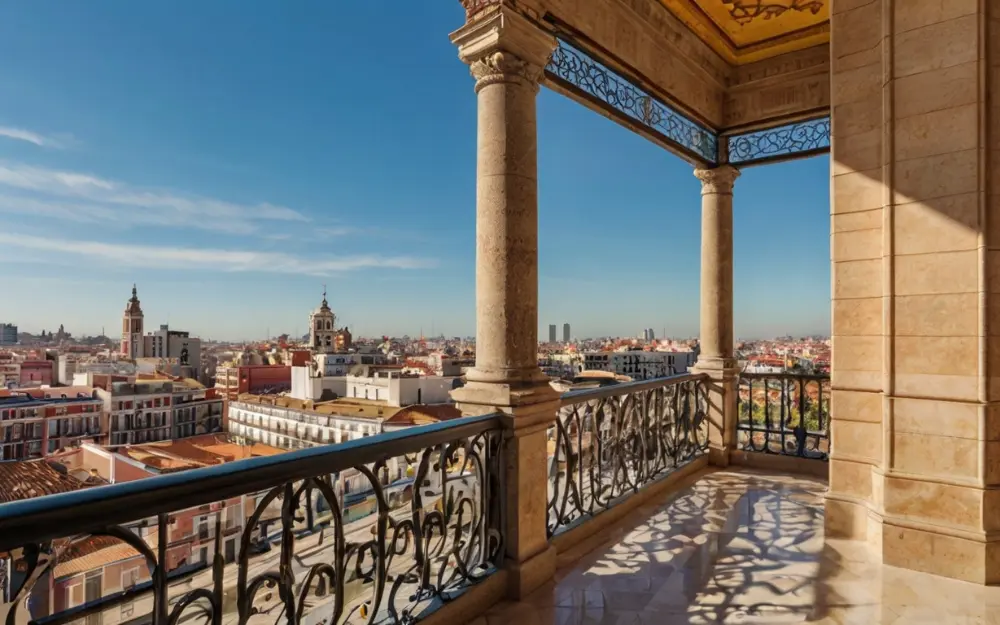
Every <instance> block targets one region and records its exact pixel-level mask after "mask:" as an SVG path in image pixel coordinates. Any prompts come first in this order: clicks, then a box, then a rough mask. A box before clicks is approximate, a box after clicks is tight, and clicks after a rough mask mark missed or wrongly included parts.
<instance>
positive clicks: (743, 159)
mask: <svg viewBox="0 0 1000 625" xmlns="http://www.w3.org/2000/svg"><path fill="white" fill-rule="evenodd" d="M724 140H725V141H727V146H728V148H729V162H730V163H732V164H733V165H752V164H754V163H759V162H763V161H774V160H781V159H782V158H801V157H803V156H810V155H813V154H819V153H822V152H827V151H829V150H830V118H829V117H823V118H820V119H810V120H808V121H802V122H797V123H794V124H789V125H787V126H778V127H777V128H768V129H767V130H759V131H756V132H748V133H746V134H741V135H730V136H728V137H724Z"/></svg>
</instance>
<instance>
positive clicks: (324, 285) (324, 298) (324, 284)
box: [323, 282, 329, 308]
mask: <svg viewBox="0 0 1000 625" xmlns="http://www.w3.org/2000/svg"><path fill="white" fill-rule="evenodd" d="M327 306H329V304H327V303H326V282H324V283H323V307H324V308H325V307H327Z"/></svg>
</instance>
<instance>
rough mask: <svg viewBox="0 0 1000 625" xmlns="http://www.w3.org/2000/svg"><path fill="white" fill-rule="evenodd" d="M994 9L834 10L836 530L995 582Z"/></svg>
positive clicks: (874, 6) (943, 570)
mask: <svg viewBox="0 0 1000 625" xmlns="http://www.w3.org/2000/svg"><path fill="white" fill-rule="evenodd" d="M990 5H991V3H978V2H949V3H940V2H925V1H913V2H900V1H899V0H896V1H892V0H881V1H880V2H872V3H865V4H860V3H845V2H841V3H840V4H838V5H834V9H833V11H834V13H833V15H832V24H833V41H832V53H833V54H832V73H833V81H832V84H833V91H832V100H833V101H832V106H833V172H832V174H833V177H832V183H831V186H832V197H833V201H832V207H831V213H832V214H831V229H832V237H833V238H832V249H833V269H832V271H833V283H834V287H833V335H834V363H833V385H834V402H835V403H834V410H835V411H836V412H835V420H834V430H833V434H832V436H833V440H834V446H833V457H832V460H831V463H832V464H831V471H830V478H831V481H830V492H829V494H828V496H827V512H828V517H827V518H828V521H827V523H828V533H832V534H835V535H844V536H848V537H853V538H866V539H867V540H869V541H870V543H871V545H872V547H873V549H874V550H875V551H876V552H877V553H878V554H879V555H881V557H882V559H883V561H884V562H885V563H886V564H892V565H896V566H901V567H905V568H912V569H917V570H922V571H928V572H932V573H938V574H941V575H946V576H949V577H956V578H960V579H966V580H969V581H975V582H979V583H995V582H997V581H1000V551H998V548H1000V543H997V542H996V540H997V535H996V530H997V529H1000V525H998V523H997V521H998V519H1000V517H998V513H1000V508H998V507H997V506H998V503H1000V501H998V499H997V497H996V491H995V490H994V486H995V485H996V483H997V481H996V479H997V471H996V469H995V466H997V463H998V461H1000V456H998V453H997V452H998V451H1000V447H997V442H996V441H997V435H998V434H1000V432H998V431H997V427H996V423H995V417H994V415H995V410H996V408H995V405H996V404H995V402H996V401H997V399H998V395H997V390H998V389H1000V387H998V385H997V384H996V382H995V379H996V377H995V376H996V374H995V373H993V371H994V367H995V366H996V364H995V363H997V364H1000V361H998V360H997V358H996V354H998V353H1000V349H998V347H1000V342H998V341H997V339H996V338H994V336H995V335H996V334H997V329H996V328H995V327H993V325H994V324H991V323H990V321H991V318H992V317H995V316H996V312H997V308H996V306H997V303H1000V302H998V301H995V300H996V298H994V297H993V296H992V293H993V292H994V291H996V290H997V288H998V285H997V284H996V283H995V280H992V279H991V278H992V277H993V276H992V275H991V273H992V272H991V266H993V265H994V264H995V259H994V256H995V255H996V252H995V251H994V250H995V249H996V246H997V245H998V244H1000V242H998V241H995V240H994V238H995V237H994V235H993V233H992V231H991V230H992V229H991V225H992V221H993V220H994V219H993V215H994V214H995V206H996V196H995V193H994V192H993V189H992V182H993V181H992V180H991V178H992V177H993V176H994V175H995V170H994V169H993V168H992V167H991V166H990V163H991V160H992V154H991V152H993V150H995V147H996V146H997V144H998V143H997V139H998V135H997V132H998V131H997V126H996V123H997V121H998V120H997V119H996V118H995V113H996V110H995V105H991V103H994V102H996V101H997V100H996V98H995V97H994V94H993V93H992V92H993V90H994V89H996V85H997V83H995V82H994V76H995V75H996V69H997V67H998V59H1000V57H998V56H997V52H998V51H1000V49H997V48H996V46H993V45H991V42H990V41H989V40H990V34H991V30H993V31H995V30H996V25H997V21H996V20H997V16H990V15H989V12H990V11H994V12H995V11H996V9H995V8H994V7H992V6H990ZM862 25H864V26H862ZM994 34H995V33H994Z"/></svg>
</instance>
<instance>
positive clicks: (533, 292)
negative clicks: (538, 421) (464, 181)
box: [468, 52, 541, 383]
mask: <svg viewBox="0 0 1000 625" xmlns="http://www.w3.org/2000/svg"><path fill="white" fill-rule="evenodd" d="M528 71H530V70H528V66H527V65H526V64H525V63H524V62H523V61H521V60H520V59H517V58H516V57H514V56H513V55H511V54H509V53H504V52H496V53H494V54H493V55H490V56H488V57H486V58H484V59H482V60H480V61H476V62H475V63H474V64H473V72H474V74H475V75H476V76H477V78H478V79H479V80H478V82H477V84H476V91H477V92H478V100H479V126H478V141H477V145H478V149H477V159H476V169H477V178H476V367H475V370H474V371H471V372H469V375H468V379H469V380H470V381H476V382H499V383H518V382H530V381H533V380H538V379H539V378H540V377H541V371H540V370H539V369H538V363H537V353H538V182H537V145H536V141H537V139H536V130H535V128H536V126H535V123H536V122H535V97H536V93H537V91H538V85H537V84H536V83H534V82H531V81H529V80H528V79H526V78H525V77H524V76H525V74H526V73H527V72H528Z"/></svg>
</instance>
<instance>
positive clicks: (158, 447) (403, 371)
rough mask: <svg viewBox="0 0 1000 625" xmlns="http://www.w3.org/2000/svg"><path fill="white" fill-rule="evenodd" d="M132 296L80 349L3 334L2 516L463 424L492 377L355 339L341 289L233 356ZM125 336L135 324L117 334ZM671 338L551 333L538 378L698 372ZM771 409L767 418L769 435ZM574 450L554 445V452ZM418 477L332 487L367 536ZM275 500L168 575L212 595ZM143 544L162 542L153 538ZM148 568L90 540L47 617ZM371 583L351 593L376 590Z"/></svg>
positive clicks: (244, 512) (463, 362) (797, 356)
mask: <svg viewBox="0 0 1000 625" xmlns="http://www.w3.org/2000/svg"><path fill="white" fill-rule="evenodd" d="M122 286H123V288H122V290H123V298H122V299H123V302H124V303H123V306H122V307H121V308H120V309H119V310H121V313H120V315H121V326H120V327H121V332H120V335H118V336H115V337H113V338H112V337H109V336H103V335H102V336H97V337H76V336H74V334H73V332H72V331H71V330H67V329H66V327H65V326H63V325H61V326H60V327H59V328H58V329H57V330H55V331H49V330H42V331H41V332H39V333H38V334H31V333H27V332H20V331H19V329H18V325H17V324H16V323H14V322H12V321H8V322H4V323H2V324H0V381H2V388H0V502H14V501H24V500H27V499H32V498H37V497H44V496H46V495H53V494H58V493H66V492H73V491H78V490H84V489H88V488H94V487H97V486H101V485H110V484H123V483H129V482H135V481H139V480H146V479H150V478H153V477H155V476H158V475H165V474H173V473H179V472H184V471H191V470H195V469H199V468H205V467H210V466H216V465H219V464H223V463H232V462H238V461H241V460H245V459H248V458H258V457H275V456H278V455H281V454H285V453H291V452H293V451H295V450H302V449H307V448H312V447H318V446H338V445H343V444H346V443H349V442H351V441H358V440H363V439H365V438H366V437H377V436H379V435H381V434H386V433H391V432H400V431H405V430H407V429H409V428H414V427H419V426H426V425H428V424H433V423H441V422H448V421H453V420H460V419H461V418H462V411H461V410H460V409H459V407H458V406H457V405H456V403H455V402H454V400H453V398H452V392H453V391H454V390H455V389H458V388H461V387H462V386H463V385H464V384H465V375H466V373H467V372H468V371H469V370H470V369H471V368H473V367H474V366H475V363H476V342H475V339H474V338H471V337H465V338H463V337H452V338H448V337H445V336H436V337H424V336H420V337H408V336H403V337H389V336H381V337H356V336H353V335H352V333H351V331H350V330H349V329H348V328H347V327H343V326H341V325H340V324H339V323H338V317H337V314H336V312H335V309H334V306H333V303H331V302H330V301H328V297H327V293H326V291H325V290H324V291H323V292H322V293H321V294H319V295H318V296H317V300H318V301H317V302H315V306H314V307H313V308H312V309H311V310H310V309H309V308H308V307H303V310H302V311H301V315H302V317H303V322H304V324H307V327H308V328H309V332H308V334H306V335H303V336H290V335H289V334H287V333H283V334H280V335H277V336H273V337H266V338H262V339H261V340H259V341H255V342H242V343H226V342H219V341H213V340H211V338H210V337H196V336H192V335H191V334H190V333H189V332H187V331H183V330H177V329H171V328H170V327H169V326H168V325H166V324H156V323H155V321H156V317H157V313H156V311H151V310H146V309H144V308H143V305H142V299H141V297H140V295H141V289H140V285H138V284H134V285H132V286H131V292H130V293H129V294H128V297H125V296H124V294H125V293H128V290H127V288H126V285H122ZM110 314H111V311H110V310H109V315H110ZM147 317H148V322H147ZM108 327H118V325H117V323H115V322H114V321H113V320H112V319H109V324H108ZM657 334H658V333H657V332H656V331H655V330H653V329H651V328H643V329H641V330H640V331H638V332H637V333H636V335H635V336H634V337H595V338H578V337H574V336H573V334H572V325H571V323H569V322H566V323H563V324H561V325H558V324H550V325H549V326H548V336H547V337H544V338H546V339H547V340H543V341H540V342H539V343H538V346H537V364H538V367H539V368H540V369H541V371H543V372H544V373H545V374H546V375H547V376H549V384H550V385H551V386H552V388H553V389H555V390H557V391H558V392H560V393H566V392H575V391H581V390H586V389H601V388H609V387H614V386H616V385H626V386H627V385H629V384H630V383H635V382H645V381H655V380H663V379H671V378H676V377H678V376H681V377H682V376H684V375H685V374H688V373H689V372H691V371H692V369H693V368H694V367H695V366H696V363H697V361H698V354H699V350H700V348H699V342H698V340H697V339H696V338H667V337H665V336H662V334H663V332H660V333H659V334H660V335H661V336H660V338H657ZM737 350H738V352H737V353H738V358H739V363H740V367H741V370H742V371H743V372H744V373H745V374H747V375H751V374H761V375H768V374H771V375H778V376H780V375H783V374H786V373H789V372H795V373H799V374H810V375H818V376H822V375H826V374H828V373H829V367H830V340H829V339H828V338H824V337H801V338H792V337H781V338H776V339H772V340H757V341H740V342H738V343H737ZM754 398H755V403H756V408H758V409H759V408H760V407H761V406H765V405H768V404H769V403H772V404H773V403H774V402H769V400H768V398H767V396H766V392H761V391H760V390H758V392H757V393H755V395H754ZM757 412H759V410H757ZM757 412H754V413H753V414H754V418H755V420H756V421H757V422H760V423H763V418H761V417H760V416H759V415H757ZM557 438H558V435H557V434H556V433H555V431H553V432H552V433H551V440H552V444H553V445H555V444H557V441H556V439H557ZM758 438H759V437H758ZM758 442H759V441H758ZM779 442H780V441H779ZM765 444H766V441H765ZM823 451H826V448H825V447H824V449H823ZM559 456H560V454H559V453H557V452H555V451H553V452H552V457H551V460H552V470H553V471H555V472H556V473H558V474H563V471H564V469H565V466H562V468H560V465H561V463H560V461H559ZM417 469H418V466H417V463H416V462H415V459H414V458H412V457H407V456H405V455H404V456H401V457H395V458H391V459H388V461H387V462H386V463H385V464H384V465H383V466H382V473H383V474H382V475H381V476H380V483H379V484H372V483H370V481H369V476H367V475H365V474H364V473H363V472H358V471H342V472H338V473H337V474H336V481H335V482H333V483H332V484H331V485H332V487H333V493H334V495H335V497H336V498H337V499H338V500H339V501H341V502H342V504H341V505H342V510H340V513H341V515H342V519H343V521H342V522H343V524H344V527H345V528H351V531H353V532H354V533H355V534H358V535H360V536H363V535H364V533H365V532H366V531H368V530H370V529H371V527H372V523H374V522H375V519H376V517H377V516H378V515H377V512H378V509H379V499H380V497H388V498H389V499H388V501H389V502H391V504H390V505H391V506H392V509H394V510H395V509H404V510H405V509H406V507H405V506H407V505H409V502H410V501H412V499H413V490H412V485H413V482H414V472H415V471H416V470H417ZM428 485H429V489H428V490H427V492H428V493H433V492H435V489H437V492H440V490H441V487H440V480H438V481H437V482H434V481H431V482H428ZM259 497H260V496H259V495H257V496H254V495H252V494H249V495H243V496H241V497H236V498H231V499H227V500H226V501H224V502H222V503H220V505H219V507H218V508H215V507H212V509H211V511H208V510H205V509H201V511H200V512H199V510H196V509H190V510H186V511H184V512H183V513H177V514H175V515H174V516H172V519H173V521H172V522H173V523H174V525H175V530H174V531H172V532H171V533H170V536H171V538H170V540H171V543H170V544H169V545H168V547H167V557H168V561H169V563H170V564H169V565H168V567H167V570H168V572H169V573H170V574H172V575H181V574H185V573H190V574H192V575H194V577H191V578H190V579H191V580H197V579H203V580H204V583H209V582H210V581H211V576H210V575H207V573H206V572H205V567H210V565H211V563H212V561H213V557H214V556H213V554H215V553H219V554H221V557H222V561H223V563H234V562H236V560H237V559H238V554H239V552H240V547H239V544H238V539H239V534H237V533H233V530H235V529H236V528H238V527H242V526H243V525H244V523H246V521H247V518H248V516H249V515H251V514H253V512H254V510H255V509H256V507H257V506H259V505H260V499H259ZM310 510H311V512H312V513H313V514H315V515H316V518H317V519H319V518H322V515H323V514H324V513H325V514H327V515H329V513H330V512H329V507H328V505H326V503H325V502H324V501H322V500H317V501H315V502H313V504H312V508H311V509H310ZM276 526H277V524H275V525H274V526H272V527H275V528H276ZM136 531H138V532H139V535H140V536H146V537H147V540H158V538H155V539H154V538H153V537H154V536H159V535H158V534H155V533H151V534H147V533H146V532H148V528H147V529H138V528H137V529H136ZM255 535H256V539H255V540H256V541H258V542H257V543H256V544H258V545H260V547H258V550H259V551H260V556H259V557H260V558H262V559H263V560H266V558H267V557H269V556H268V554H269V553H273V552H270V550H269V548H268V547H267V546H268V545H269V544H270V541H273V540H276V535H273V534H270V535H269V533H268V529H267V526H266V524H264V525H263V526H262V527H260V528H257V531H256V534H255ZM304 536H305V535H304ZM305 540H306V541H307V543H309V544H312V543H310V542H309V541H311V540H312V539H311V538H305ZM321 546H322V536H320V537H319V543H316V544H313V546H312V547H310V549H313V550H314V551H316V552H317V553H318V552H319V551H321V549H320V548H321ZM316 557H319V556H316ZM141 560H142V556H141V554H140V553H139V552H137V551H135V550H134V549H129V548H127V547H125V548H123V546H122V545H121V543H118V542H116V541H114V540H109V539H107V538H90V539H84V540H80V541H75V542H74V543H73V544H72V545H71V546H69V547H68V549H67V551H66V552H65V553H64V554H63V555H62V556H61V558H60V564H59V566H58V567H57V569H56V573H55V575H54V576H52V577H51V579H50V584H51V586H52V590H53V592H55V596H56V597H60V599H57V600H56V601H54V602H53V603H47V602H46V603H39V604H32V608H31V609H32V613H33V614H36V615H41V614H42V613H43V612H44V611H48V612H49V614H51V615H56V614H59V613H61V612H63V611H66V610H72V609H75V606H77V605H86V604H87V602H88V601H90V599H88V595H87V593H88V592H90V585H91V584H92V583H93V582H92V581H91V580H94V579H98V578H101V579H104V580H105V585H104V586H103V590H102V592H105V593H106V592H113V591H114V589H115V588H120V589H122V590H125V589H128V588H132V587H140V586H142V585H143V584H149V583H152V578H151V577H150V573H149V571H148V570H147V569H146V567H145V566H141V565H140V563H141ZM256 566H258V567H263V566H265V565H264V564H263V563H259V564H258V565H256ZM8 570H9V569H8ZM199 571H201V572H200V573H199ZM109 577H110V578H113V579H115V580H118V578H119V577H120V578H121V580H122V581H121V582H120V586H115V585H109V584H108V582H107V580H108V579H109ZM0 579H2V578H0ZM8 579H9V578H8ZM227 579H228V578H227ZM116 583H117V582H116ZM188 583H197V582H188ZM227 583H232V580H230V582H227ZM355 586H357V587H358V588H355V589H354V590H352V591H351V593H352V596H353V595H355V594H356V595H360V594H361V587H362V586H363V585H362V584H360V583H356V584H355ZM76 589H80V590H76ZM6 592H8V593H9V592H10V589H9V588H8V589H7V591H6ZM95 592H96V591H95ZM345 592H346V591H345ZM62 597H65V601H63V600H62V599H61V598H62ZM143 606H145V609H146V610H151V609H152V604H148V605H146V604H143V603H142V602H135V603H130V604H129V607H128V611H129V613H130V614H131V613H135V614H140V613H142V612H143V609H144V607H143ZM123 610H124V608H120V609H119V608H116V609H114V610H108V611H105V612H103V613H102V614H101V617H100V618H101V622H102V623H114V622H125V621H128V620H129V619H126V618H125V616H124V612H123Z"/></svg>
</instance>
